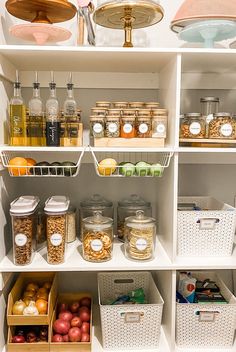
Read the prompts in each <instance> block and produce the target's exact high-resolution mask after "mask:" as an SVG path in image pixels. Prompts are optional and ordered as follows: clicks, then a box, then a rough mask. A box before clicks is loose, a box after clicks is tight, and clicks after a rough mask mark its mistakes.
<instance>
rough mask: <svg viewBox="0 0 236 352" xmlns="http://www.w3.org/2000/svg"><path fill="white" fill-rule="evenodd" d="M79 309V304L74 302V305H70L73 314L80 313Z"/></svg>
mask: <svg viewBox="0 0 236 352" xmlns="http://www.w3.org/2000/svg"><path fill="white" fill-rule="evenodd" d="M78 309H79V302H73V303H72V304H71V305H70V311H71V313H76V312H78Z"/></svg>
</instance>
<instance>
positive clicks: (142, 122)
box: [137, 116, 152, 138]
mask: <svg viewBox="0 0 236 352" xmlns="http://www.w3.org/2000/svg"><path fill="white" fill-rule="evenodd" d="M151 130H152V120H151V116H150V117H147V116H139V117H137V137H138V138H149V137H151Z"/></svg>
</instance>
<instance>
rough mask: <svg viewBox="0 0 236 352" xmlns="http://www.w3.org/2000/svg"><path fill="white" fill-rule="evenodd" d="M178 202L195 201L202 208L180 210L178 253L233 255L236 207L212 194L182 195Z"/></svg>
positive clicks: (207, 255) (189, 254) (183, 254)
mask: <svg viewBox="0 0 236 352" xmlns="http://www.w3.org/2000/svg"><path fill="white" fill-rule="evenodd" d="M178 203H195V204H196V205H197V206H198V207H200V208H201V209H205V210H201V211H197V210H196V211H185V210H181V211H178V255H179V256H185V257H188V256H190V257H191V256H198V257H199V256H203V257H205V256H206V257H209V256H212V257H213V256H215V257H226V256H231V255H232V250H233V243H234V234H235V225H236V209H235V208H233V207H231V206H230V205H228V204H225V203H222V202H220V201H218V200H216V199H214V198H211V197H179V199H178Z"/></svg>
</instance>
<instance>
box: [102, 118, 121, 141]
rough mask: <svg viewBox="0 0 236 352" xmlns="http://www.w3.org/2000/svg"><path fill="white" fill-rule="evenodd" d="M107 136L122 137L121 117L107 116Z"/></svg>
mask: <svg viewBox="0 0 236 352" xmlns="http://www.w3.org/2000/svg"><path fill="white" fill-rule="evenodd" d="M105 137H108V138H118V137H120V117H118V116H107V118H106V129H105Z"/></svg>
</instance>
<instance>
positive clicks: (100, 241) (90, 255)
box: [82, 211, 113, 263]
mask: <svg viewBox="0 0 236 352" xmlns="http://www.w3.org/2000/svg"><path fill="white" fill-rule="evenodd" d="M82 243H83V257H84V259H85V260H88V261H90V262H96V263H98V262H105V261H107V260H110V259H111V258H112V250H113V219H111V218H107V217H104V216H102V214H101V212H99V211H97V212H94V214H93V216H91V217H88V218H86V219H84V220H83V241H82Z"/></svg>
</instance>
